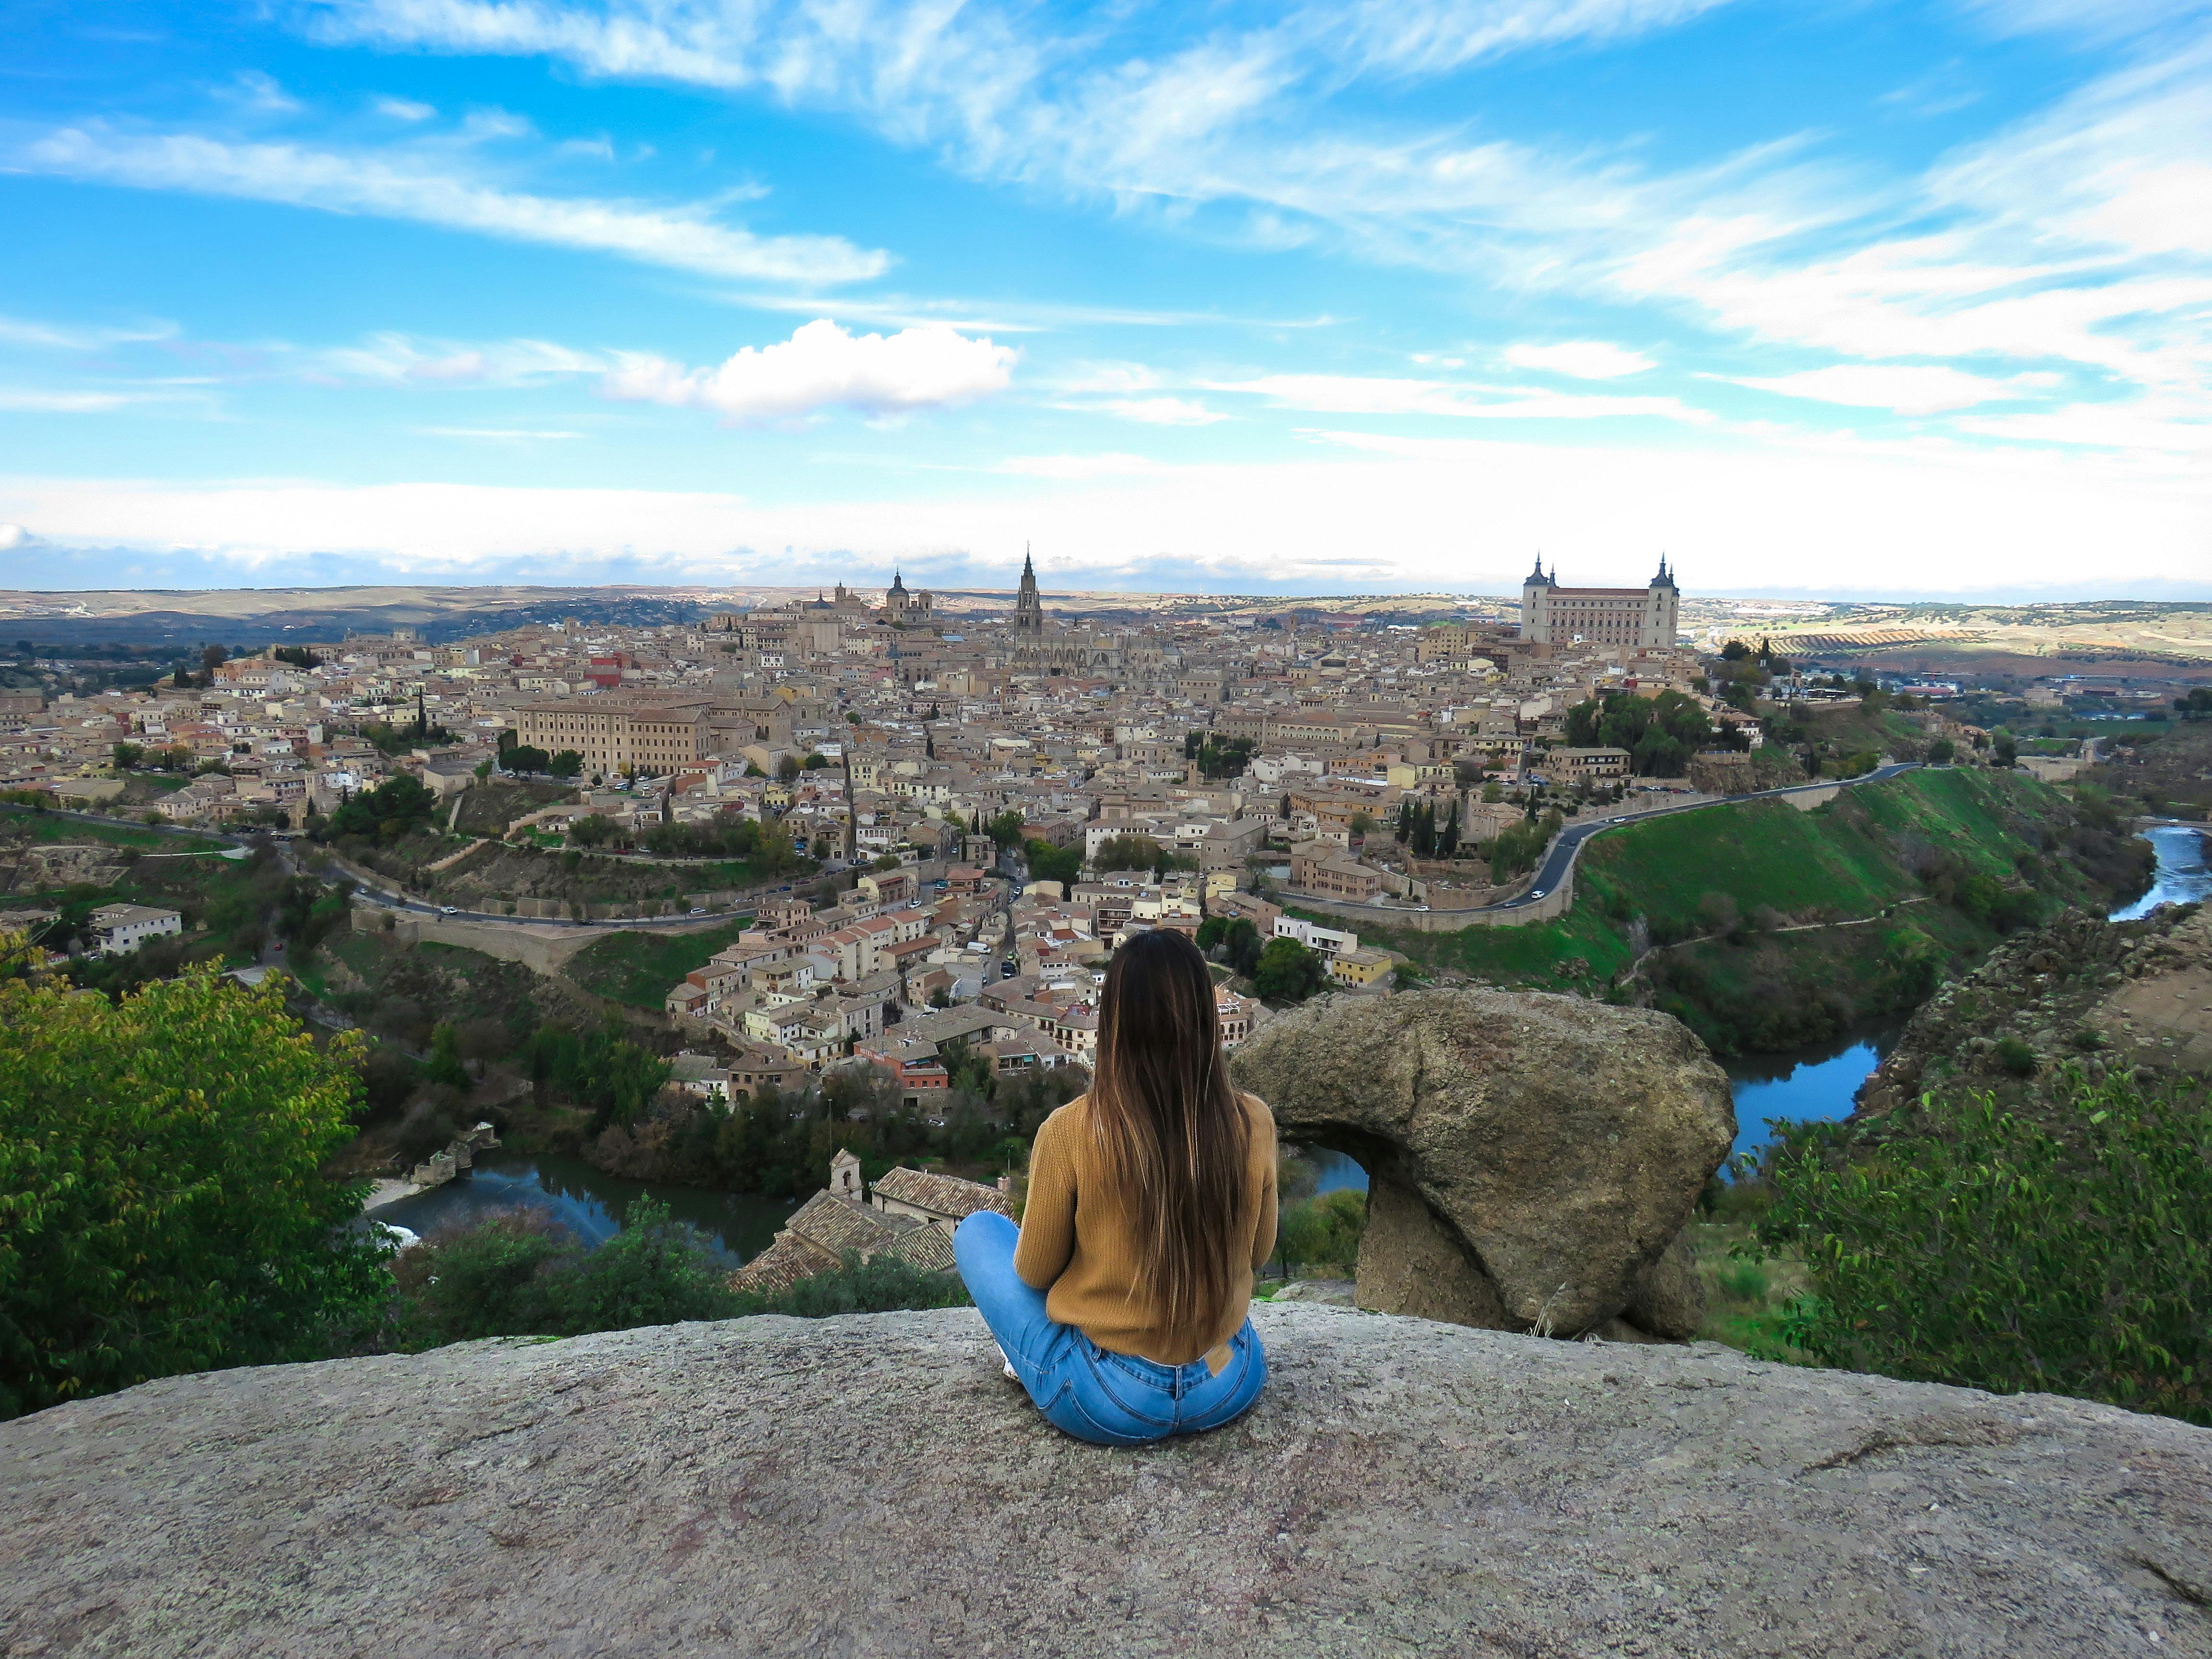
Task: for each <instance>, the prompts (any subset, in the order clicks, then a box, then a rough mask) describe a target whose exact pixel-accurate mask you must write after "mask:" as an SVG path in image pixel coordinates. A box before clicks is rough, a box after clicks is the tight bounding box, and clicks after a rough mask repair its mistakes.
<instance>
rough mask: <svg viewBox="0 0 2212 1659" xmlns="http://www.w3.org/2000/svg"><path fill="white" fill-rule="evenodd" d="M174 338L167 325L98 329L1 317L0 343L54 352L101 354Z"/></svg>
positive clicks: (173, 327)
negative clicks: (96, 352)
mask: <svg viewBox="0 0 2212 1659" xmlns="http://www.w3.org/2000/svg"><path fill="white" fill-rule="evenodd" d="M176 335H177V325H175V324H174V323H167V322H148V323H140V324H137V325H134V326H129V327H122V328H101V327H88V326H85V325H80V324H74V323H46V322H35V321H33V320H31V319H27V318H22V317H0V343H6V344H9V345H29V346H50V347H52V349H55V350H57V351H104V350H106V349H107V348H109V347H110V346H118V345H132V344H137V343H142V342H144V341H148V340H169V339H174V338H175V337H176Z"/></svg>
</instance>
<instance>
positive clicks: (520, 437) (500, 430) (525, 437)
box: [414, 426, 583, 443]
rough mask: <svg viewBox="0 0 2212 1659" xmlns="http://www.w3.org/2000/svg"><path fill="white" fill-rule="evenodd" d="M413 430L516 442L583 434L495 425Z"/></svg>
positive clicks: (427, 435) (433, 435)
mask: <svg viewBox="0 0 2212 1659" xmlns="http://www.w3.org/2000/svg"><path fill="white" fill-rule="evenodd" d="M414 430H415V431H416V433H418V434H420V435H422V436H423V437H425V438H496V439H503V440H506V441H509V442H516V443H524V442H536V441H539V440H544V439H553V438H580V437H582V436H583V434H582V433H580V432H528V431H522V430H520V429H517V428H512V427H496V426H418V427H416V428H414Z"/></svg>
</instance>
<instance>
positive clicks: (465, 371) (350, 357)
mask: <svg viewBox="0 0 2212 1659" xmlns="http://www.w3.org/2000/svg"><path fill="white" fill-rule="evenodd" d="M613 363H614V359H613V358H612V357H611V356H607V355H606V354H604V353H599V352H591V351H579V350H576V349H574V348H573V347H569V346H564V345H556V344H555V343H553V342H551V341H550V340H496V341H478V342H475V343H465V342H459V341H453V340H423V339H418V338H416V337H413V336H411V335H406V334H394V333H383V334H373V335H370V336H369V337H368V338H367V339H365V340H363V341H362V343H360V344H359V345H352V346H332V347H330V348H327V349H323V350H319V351H314V352H310V353H307V354H306V356H304V358H303V359H301V372H302V373H304V374H307V375H309V376H310V377H319V378H326V379H332V380H368V381H374V382H380V383H383V384H385V385H390V386H401V385H410V384H412V385H417V386H526V385H528V384H530V383H531V382H532V381H536V380H544V379H547V378H549V377H552V376H556V375H568V374H605V373H606V372H607V370H608V369H609V368H611V367H613Z"/></svg>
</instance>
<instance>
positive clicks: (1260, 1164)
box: [1014, 1095, 1275, 1365]
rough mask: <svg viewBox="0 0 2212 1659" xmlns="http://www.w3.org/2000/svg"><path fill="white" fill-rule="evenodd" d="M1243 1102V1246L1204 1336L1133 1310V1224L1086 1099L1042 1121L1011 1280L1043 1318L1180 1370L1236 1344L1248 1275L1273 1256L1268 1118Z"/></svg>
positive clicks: (1146, 1310)
mask: <svg viewBox="0 0 2212 1659" xmlns="http://www.w3.org/2000/svg"><path fill="white" fill-rule="evenodd" d="M1243 1101H1244V1104H1245V1107H1246V1109H1248V1110H1249V1112H1250V1113H1251V1115H1252V1148H1251V1156H1250V1159H1249V1164H1248V1165H1247V1176H1246V1181H1245V1184H1244V1202H1243V1206H1242V1213H1240V1214H1239V1215H1238V1217H1237V1233H1236V1236H1237V1237H1238V1238H1241V1239H1249V1241H1250V1243H1249V1248H1248V1249H1245V1250H1243V1251H1240V1252H1239V1253H1238V1255H1237V1263H1236V1268H1237V1280H1236V1290H1235V1294H1234V1295H1232V1296H1231V1298H1230V1305H1229V1307H1228V1308H1227V1309H1226V1310H1225V1311H1224V1312H1223V1314H1222V1316H1221V1317H1220V1319H1219V1320H1218V1321H1216V1322H1214V1323H1213V1324H1212V1325H1211V1326H1208V1327H1207V1328H1204V1329H1200V1328H1195V1327H1186V1328H1182V1329H1176V1328H1172V1327H1170V1326H1168V1325H1167V1324H1165V1323H1164V1322H1163V1321H1162V1319H1161V1316H1160V1315H1159V1313H1158V1310H1155V1309H1152V1308H1150V1307H1147V1306H1146V1305H1145V1304H1143V1303H1141V1302H1139V1301H1138V1300H1137V1298H1136V1295H1135V1291H1134V1288H1133V1287H1134V1284H1135V1279H1136V1261H1137V1255H1136V1244H1135V1239H1134V1237H1133V1228H1132V1225H1131V1224H1132V1221H1133V1216H1132V1212H1131V1211H1130V1208H1129V1207H1128V1205H1127V1202H1126V1200H1125V1197H1124V1194H1122V1193H1121V1192H1120V1191H1119V1190H1117V1189H1116V1188H1115V1186H1114V1185H1113V1184H1111V1183H1110V1182H1109V1181H1108V1179H1107V1177H1106V1175H1105V1172H1104V1170H1103V1167H1102V1159H1101V1157H1100V1153H1099V1147H1098V1139H1097V1135H1096V1134H1095V1133H1093V1132H1092V1123H1091V1103H1090V1097H1088V1096H1083V1097H1079V1098H1077V1099H1074V1100H1071V1101H1069V1102H1068V1103H1067V1104H1066V1105H1065V1106H1063V1107H1061V1108H1060V1109H1059V1110H1058V1111H1056V1112H1054V1114H1053V1115H1051V1116H1050V1117H1048V1118H1047V1119H1046V1120H1045V1122H1044V1127H1042V1129H1040V1130H1038V1131H1037V1138H1036V1146H1035V1147H1034V1148H1033V1149H1032V1150H1031V1152H1030V1188H1029V1202H1028V1205H1027V1207H1026V1208H1024V1210H1023V1212H1022V1237H1021V1242H1020V1243H1019V1244H1018V1245H1017V1246H1016V1247H1015V1249H1014V1271H1015V1272H1016V1273H1018V1274H1020V1275H1021V1279H1022V1282H1023V1283H1024V1284H1025V1285H1029V1286H1030V1288H1031V1289H1032V1290H1039V1291H1045V1292H1046V1296H1045V1304H1044V1305H1045V1311H1046V1312H1047V1313H1048V1314H1050V1315H1051V1316H1052V1317H1053V1318H1054V1319H1055V1320H1057V1321H1058V1322H1060V1323H1061V1324H1063V1325H1073V1326H1074V1327H1075V1328H1077V1329H1078V1330H1079V1331H1081V1332H1082V1333H1083V1334H1085V1336H1087V1337H1089V1338H1090V1339H1091V1340H1092V1341H1093V1342H1096V1343H1097V1345H1098V1346H1100V1347H1102V1348H1106V1349H1109V1350H1111V1351H1112V1352H1115V1353H1126V1354H1135V1355H1137V1356H1139V1358H1145V1359H1151V1360H1157V1361H1158V1363H1159V1364H1163V1365H1187V1364H1190V1363H1191V1361H1193V1360H1194V1359H1198V1358H1201V1357H1203V1356H1204V1355H1206V1353H1208V1352H1211V1351H1212V1350H1213V1349H1215V1348H1217V1347H1218V1346H1220V1345H1221V1344H1222V1343H1224V1342H1225V1341H1227V1340H1229V1339H1230V1338H1231V1337H1232V1336H1234V1335H1236V1334H1237V1328H1238V1327H1240V1326H1242V1325H1243V1322H1244V1318H1245V1314H1246V1312H1247V1310H1249V1307H1250V1305H1251V1301H1252V1274H1253V1272H1254V1270H1255V1268H1257V1267H1260V1266H1261V1264H1262V1263H1264V1262H1265V1261H1267V1257H1268V1256H1269V1255H1271V1254H1272V1253H1273V1250H1274V1248H1275V1118H1274V1115H1273V1113H1272V1112H1270V1111H1268V1109H1267V1107H1266V1105H1264V1104H1263V1103H1261V1101H1260V1100H1259V1099H1258V1097H1255V1096H1252V1095H1246V1096H1244V1097H1243Z"/></svg>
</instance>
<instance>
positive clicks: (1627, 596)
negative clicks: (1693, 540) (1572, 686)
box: [1520, 557, 1682, 650]
mask: <svg viewBox="0 0 2212 1659" xmlns="http://www.w3.org/2000/svg"><path fill="white" fill-rule="evenodd" d="M1681 599H1682V596H1681V593H1680V591H1679V590H1677V588H1676V587H1675V586H1674V573H1673V572H1672V571H1670V570H1669V569H1668V568H1667V561H1666V560H1665V559H1663V558H1662V559H1661V560H1660V561H1659V574H1657V575H1656V576H1654V577H1653V578H1652V579H1651V580H1650V581H1649V582H1647V583H1645V584H1644V586H1642V587H1562V586H1559V567H1558V566H1557V565H1554V566H1553V568H1552V574H1549V575H1546V574H1544V562H1543V560H1542V559H1541V557H1540V558H1539V559H1538V560H1537V561H1536V568H1535V569H1534V570H1533V571H1531V572H1530V573H1529V574H1528V578H1527V579H1526V580H1524V581H1522V584H1521V628H1520V637H1521V638H1522V639H1523V640H1526V641H1529V642H1531V643H1532V644H1537V645H1574V644H1582V645H1610V646H1626V647H1632V648H1634V649H1638V650H1650V649H1654V648H1660V649H1665V648H1670V647H1673V645H1674V628H1675V617H1676V613H1677V612H1678V611H1679V610H1680V606H1681Z"/></svg>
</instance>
